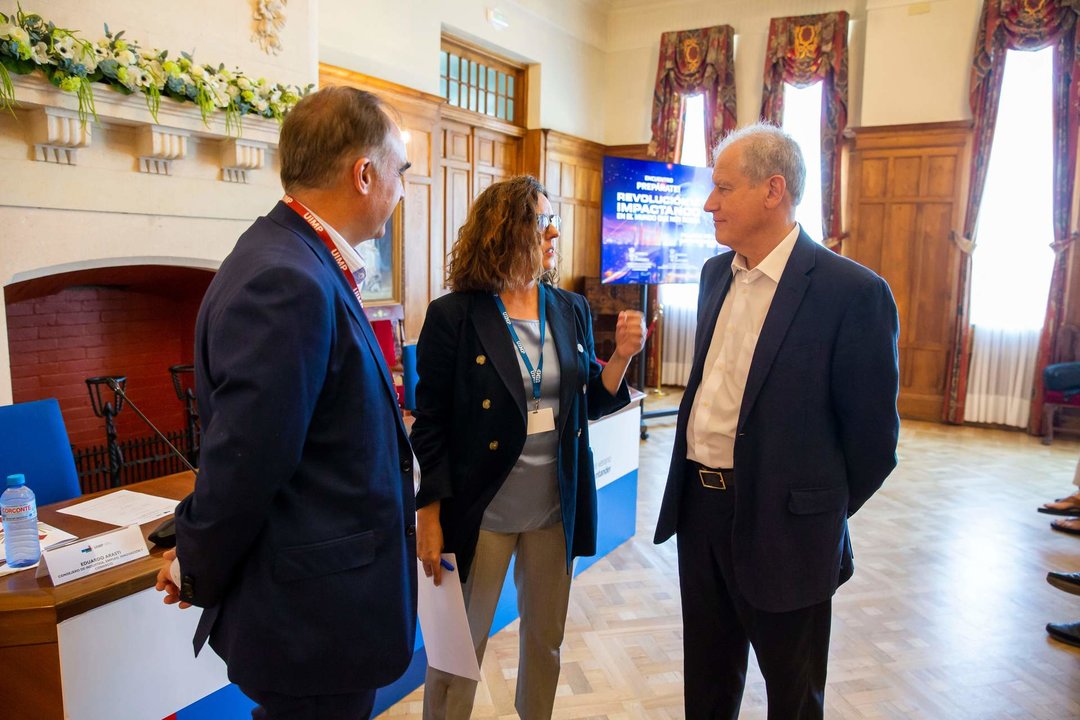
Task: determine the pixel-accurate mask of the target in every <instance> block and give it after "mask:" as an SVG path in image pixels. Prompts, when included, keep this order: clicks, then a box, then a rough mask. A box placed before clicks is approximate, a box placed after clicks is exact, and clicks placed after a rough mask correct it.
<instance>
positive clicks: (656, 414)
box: [638, 285, 679, 440]
mask: <svg viewBox="0 0 1080 720" xmlns="http://www.w3.org/2000/svg"><path fill="white" fill-rule="evenodd" d="M648 299H649V286H648V285H642V286H641V307H642V312H648V308H649V303H648ZM657 337H659V336H657ZM657 341H658V340H657V339H653V340H652V342H657ZM659 342H660V346H659V347H658V348H657V353H656V357H657V360H661V359H662V358H663V351H664V350H663V348H664V343H663V338H660V339H659ZM642 355H643V357H642V358H641V367H640V372H639V373H638V376H639V378H640V382H641V389H642V390H643V391H644V390H645V363H646V358H647V357H648V355H647V353H644V352H643V353H642ZM657 380H658V382H657V389H659V386H660V384H661V383H660V381H661V380H663V368H662V367H661V368H658V378H657ZM656 394H658V395H663V393H661V392H657V393H656ZM678 414H679V410H678V408H674V409H671V410H652V411H651V412H646V411H645V398H642V399H641V439H642V440H648V439H649V426H648V425H646V424H645V421H646V420H651V419H652V418H660V417H671V416H673V415H678Z"/></svg>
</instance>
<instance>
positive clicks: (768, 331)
mask: <svg viewBox="0 0 1080 720" xmlns="http://www.w3.org/2000/svg"><path fill="white" fill-rule="evenodd" d="M815 247H816V246H815V244H814V241H813V240H811V239H810V237H809V236H808V235H807V234H806V232H805V231H802V230H800V232H799V237H798V239H797V240H796V241H795V247H794V248H792V250H791V257H789V258H788V263H787V266H786V267H785V268H784V273H783V274H782V275H781V276H780V282H779V283H777V285H776V294H775V295H774V296H773V301H772V305H770V306H769V312H768V314H767V315H766V316H765V323H764V324H763V325H762V326H761V333H760V334H759V335H758V341H757V347H756V348H755V349H754V358H753V360H751V361H750V372H749V374H748V375H747V377H746V388H745V390H743V399H742V406H741V407H740V409H739V429H740V430H741V429H742V427H743V423H744V422H746V418H747V417H748V416H749V414H750V410H751V409H752V408H753V407H754V401H755V400H757V396H758V393H759V392H761V387H762V385H764V384H765V378H767V377H768V375H769V370H770V369H771V368H772V364H773V360H775V359H776V353H777V351H778V350H779V349H780V344H781V343H783V341H784V336H785V335H786V334H787V331H788V327H790V326H791V321H792V320H793V319H794V318H795V312H796V311H797V310H798V309H799V305H800V304H801V303H802V299H803V295H805V294H806V289H807V287H809V286H810V277H809V273H810V271H811V270H813V269H814V252H815Z"/></svg>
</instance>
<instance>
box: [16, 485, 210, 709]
mask: <svg viewBox="0 0 1080 720" xmlns="http://www.w3.org/2000/svg"><path fill="white" fill-rule="evenodd" d="M193 484H194V478H193V476H192V474H191V473H190V472H183V473H178V474H176V475H168V476H166V477H162V478H157V479H155V480H147V481H145V482H141V483H136V484H134V485H127V486H125V487H124V488H123V489H125V490H133V491H136V492H143V493H147V494H149V495H159V496H162V497H168V498H175V499H177V500H179V499H181V498H183V497H184V496H186V495H187V494H188V493H189V492H191V489H192V486H193ZM110 492H115V491H113V490H106V491H104V492H100V493H94V494H92V495H84V496H82V497H80V498H76V499H74V500H68V501H66V502H62V503H56V504H54V505H48V506H46V507H42V508H39V509H38V519H39V520H40V521H42V522H45V523H48V524H49V525H52V526H54V527H57V528H60V529H61V530H64V531H66V532H69V533H71V534H73V535H76V536H78V537H88V536H90V535H96V534H98V533H102V532H106V531H108V530H113V529H115V526H113V525H107V524H105V523H100V522H97V521H94V520H87V519H85V518H80V517H76V516H74V515H64V514H62V513H59V512H57V511H58V510H60V509H61V508H64V507H67V506H69V505H75V504H77V503H80V502H83V501H85V500H87V499H90V498H93V497H98V496H101V495H107V494H108V493H110ZM160 522H161V521H160V520H155V521H153V522H149V523H146V524H145V525H143V526H142V531H143V537H146V536H147V535H149V534H150V533H151V532H152V531H153V530H154V528H155V527H157V525H158V524H159V523H160ZM162 552H163V550H162V549H161V548H158V547H156V546H153V545H151V553H150V557H146V558H139V559H138V560H133V561H131V562H129V563H126V564H124V565H120V566H118V567H115V568H110V569H108V570H103V571H101V572H99V573H97V574H95V575H91V576H90V577H87V578H83V579H81V580H73V581H72V582H69V583H65V584H63V585H60V586H59V587H53V585H52V582H51V581H50V580H49V578H48V577H43V578H36V577H35V576H34V571H33V570H24V571H21V572H17V573H14V574H11V575H7V576H5V577H2V578H0V668H3V675H4V696H5V697H4V712H3V713H2V714H3V715H4V717H5V718H10V720H16V719H21V718H27V719H31V718H32V719H34V720H51V719H52V718H56V719H57V720H62V719H63V718H64V717H65V716H64V707H63V693H62V684H61V674H60V651H59V643H58V633H57V624H59V623H61V622H63V621H64V620H68V619H70V618H73V617H76V616H78V615H81V614H83V613H85V612H87V611H89V610H93V609H94V608H98V607H101V606H103V605H106V604H108V603H111V602H113V601H115V600H119V599H121V598H125V597H128V596H130V595H132V594H134V593H137V592H140V591H142V590H146V589H147V588H151V587H153V586H154V583H155V580H156V577H157V572H158V570H159V569H160V568H161V565H162V560H161V554H162ZM9 713H13V714H9Z"/></svg>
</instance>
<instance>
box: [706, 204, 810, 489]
mask: <svg viewBox="0 0 1080 720" xmlns="http://www.w3.org/2000/svg"><path fill="white" fill-rule="evenodd" d="M798 237H799V224H798V223H795V227H794V228H792V230H791V232H789V233H788V234H787V236H786V237H785V238H784V239H783V240H782V241H781V242H780V244H779V245H777V246H776V247H775V248H773V250H772V252H771V253H769V254H768V255H767V256H766V257H765V259H764V260H762V261H761V262H760V263H758V265H757V267H755V268H753V269H752V270H751V269H749V268H747V265H746V258H745V257H743V256H742V255H740V254H736V255H735V258H734V259H733V260H732V262H731V273H732V275H733V276H734V277H732V279H731V287H730V289H729V290H728V293H727V296H726V297H725V298H724V304H723V305H722V306H721V308H720V314H719V316H718V317H717V318H716V326H715V327H714V328H713V333H712V341H711V342H710V344H709V352H708V353H707V354H706V356H705V367H704V368H703V372H702V376H701V384H700V385H699V386H698V390H697V395H695V396H694V402H693V403H692V404H691V406H690V419H689V421H688V422H687V425H686V457H687V458H688V459H689V460H693V461H694V462H697V463H700V464H702V465H705V466H706V467H711V468H724V469H727V468H731V467H734V465H735V432H736V429H737V426H738V424H739V410H740V408H741V407H742V399H743V391H744V390H745V389H746V377H747V375H748V374H749V373H750V363H751V361H752V360H753V359H754V350H755V349H756V348H757V341H758V334H759V333H760V332H761V326H762V325H763V324H764V323H765V316H766V315H768V314H769V308H770V307H771V306H772V301H773V295H775V294H776V285H777V283H779V282H780V276H781V275H783V274H784V268H785V267H787V262H788V258H789V257H791V251H792V249H793V248H794V247H795V240H797V239H798Z"/></svg>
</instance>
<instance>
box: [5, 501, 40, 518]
mask: <svg viewBox="0 0 1080 720" xmlns="http://www.w3.org/2000/svg"><path fill="white" fill-rule="evenodd" d="M3 515H4V520H5V521H8V522H10V521H12V520H22V519H24V518H33V517H37V508H36V507H34V503H26V504H24V505H5V506H4V507H3Z"/></svg>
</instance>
